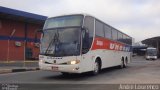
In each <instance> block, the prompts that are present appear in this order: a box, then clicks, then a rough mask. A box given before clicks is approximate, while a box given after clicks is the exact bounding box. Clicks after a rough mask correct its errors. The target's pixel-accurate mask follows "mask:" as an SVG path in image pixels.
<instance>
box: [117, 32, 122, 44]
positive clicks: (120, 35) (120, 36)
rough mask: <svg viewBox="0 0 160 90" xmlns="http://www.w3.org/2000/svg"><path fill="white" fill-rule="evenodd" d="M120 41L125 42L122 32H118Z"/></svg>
mask: <svg viewBox="0 0 160 90" xmlns="http://www.w3.org/2000/svg"><path fill="white" fill-rule="evenodd" d="M118 41H120V42H123V36H122V33H121V32H118Z"/></svg>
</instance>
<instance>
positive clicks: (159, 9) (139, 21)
mask: <svg viewBox="0 0 160 90" xmlns="http://www.w3.org/2000/svg"><path fill="white" fill-rule="evenodd" d="M0 6H4V7H8V8H13V9H17V10H22V11H26V12H30V13H35V14H40V15H44V16H48V17H54V16H58V15H64V14H73V13H86V14H90V15H92V16H94V17H96V18H98V19H100V20H102V21H104V22H105V23H107V24H109V25H111V26H113V27H115V28H117V29H118V30H120V31H122V32H124V33H126V34H128V35H130V36H131V37H133V38H134V39H135V42H139V41H141V40H144V39H147V38H151V37H156V36H160V0H0Z"/></svg>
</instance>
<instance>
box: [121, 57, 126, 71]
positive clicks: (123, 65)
mask: <svg viewBox="0 0 160 90" xmlns="http://www.w3.org/2000/svg"><path fill="white" fill-rule="evenodd" d="M119 67H120V68H121V69H123V68H125V67H126V62H125V61H124V59H123V58H122V60H121V65H120V66H119Z"/></svg>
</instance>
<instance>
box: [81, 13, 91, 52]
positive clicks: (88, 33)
mask: <svg viewBox="0 0 160 90" xmlns="http://www.w3.org/2000/svg"><path fill="white" fill-rule="evenodd" d="M84 31H85V35H84V37H85V39H87V40H83V46H82V49H83V47H84V48H86V46H87V49H88V51H89V49H90V48H91V45H92V41H93V35H94V18H93V17H91V16H86V17H85V19H84ZM83 33H84V32H83ZM85 42H87V43H85ZM84 44H88V45H84ZM82 51H83V50H82ZM84 53H87V52H84ZM84 53H83V54H84Z"/></svg>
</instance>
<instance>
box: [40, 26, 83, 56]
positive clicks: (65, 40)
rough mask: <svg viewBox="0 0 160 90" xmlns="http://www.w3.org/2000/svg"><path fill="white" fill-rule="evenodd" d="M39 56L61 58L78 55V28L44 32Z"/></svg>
mask: <svg viewBox="0 0 160 90" xmlns="http://www.w3.org/2000/svg"><path fill="white" fill-rule="evenodd" d="M40 50H41V51H40V54H42V55H48V56H54V57H62V56H75V55H79V54H80V28H73V27H72V28H61V29H49V30H44V32H43V37H42V39H41V49H40Z"/></svg>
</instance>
